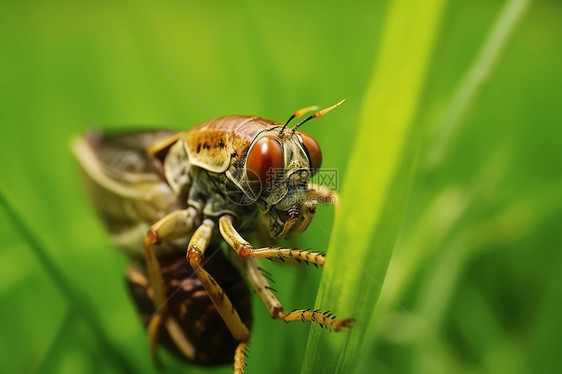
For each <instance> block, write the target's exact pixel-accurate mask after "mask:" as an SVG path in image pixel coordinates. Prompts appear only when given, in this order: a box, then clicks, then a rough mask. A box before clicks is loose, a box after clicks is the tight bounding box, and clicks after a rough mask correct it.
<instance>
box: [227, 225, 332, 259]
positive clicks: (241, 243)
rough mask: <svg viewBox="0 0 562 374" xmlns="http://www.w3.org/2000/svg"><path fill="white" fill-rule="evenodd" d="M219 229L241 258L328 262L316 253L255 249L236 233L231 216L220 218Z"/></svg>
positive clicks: (270, 248)
mask: <svg viewBox="0 0 562 374" xmlns="http://www.w3.org/2000/svg"><path fill="white" fill-rule="evenodd" d="M219 229H220V232H221V234H222V237H223V238H224V240H226V242H227V243H228V244H229V245H230V246H231V247H232V248H233V249H234V251H235V252H236V253H237V254H238V255H239V256H241V257H257V258H259V257H262V258H263V257H265V258H270V259H274V258H278V259H280V260H284V259H285V258H292V259H294V260H296V261H299V262H300V261H304V262H306V263H311V264H314V265H320V266H323V265H324V263H325V262H326V258H325V256H324V254H322V253H320V252H316V251H308V250H304V249H298V248H283V247H265V248H254V247H253V246H252V245H251V244H250V243H249V242H248V241H247V240H246V239H244V238H243V237H242V236H241V235H240V234H239V233H238V231H236V229H235V228H234V225H233V218H232V217H231V216H229V215H224V216H222V217H221V218H220V220H219Z"/></svg>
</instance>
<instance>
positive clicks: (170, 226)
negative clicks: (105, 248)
mask: <svg viewBox="0 0 562 374" xmlns="http://www.w3.org/2000/svg"><path fill="white" fill-rule="evenodd" d="M195 214H196V211H195V210H194V209H193V208H187V209H184V210H178V211H174V212H172V213H170V214H168V215H167V216H165V217H164V218H162V219H160V220H159V221H158V222H156V223H155V224H153V225H152V226H151V228H150V230H149V231H148V233H147V235H146V238H145V239H144V248H145V261H146V269H147V275H148V280H149V283H150V287H151V288H152V292H153V296H152V302H153V304H154V308H155V309H156V312H155V313H154V315H152V317H151V319H150V321H149V322H148V326H147V331H148V338H149V341H150V353H151V355H152V358H153V359H154V361H155V362H156V363H158V362H159V360H158V356H157V350H156V348H157V347H156V345H157V337H158V331H159V330H160V328H161V327H162V325H163V322H164V321H165V320H166V318H165V317H164V316H165V314H166V312H167V307H166V297H165V294H166V289H165V288H164V281H163V279H162V275H161V274H162V272H161V270H160V263H159V262H158V257H157V256H156V253H155V252H154V248H153V245H154V244H160V243H161V242H162V241H163V240H168V239H174V238H177V237H179V236H181V235H185V234H186V233H188V232H190V231H191V232H192V231H193V223H194V219H195Z"/></svg>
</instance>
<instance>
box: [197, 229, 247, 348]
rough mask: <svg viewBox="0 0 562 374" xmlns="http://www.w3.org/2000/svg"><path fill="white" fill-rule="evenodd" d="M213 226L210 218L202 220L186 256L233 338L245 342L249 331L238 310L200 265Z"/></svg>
mask: <svg viewBox="0 0 562 374" xmlns="http://www.w3.org/2000/svg"><path fill="white" fill-rule="evenodd" d="M214 227H215V223H214V222H213V221H212V220H210V219H206V220H204V221H203V223H202V224H201V226H199V228H197V230H195V232H194V233H193V236H192V237H191V239H190V241H189V247H188V249H187V255H186V258H187V261H188V262H189V264H190V265H191V267H192V268H193V270H194V271H195V274H196V275H197V277H198V278H199V280H200V281H201V283H202V284H203V287H205V290H206V291H207V293H208V294H209V298H210V299H211V301H212V302H213V304H214V306H215V308H216V309H217V311H218V312H219V314H220V315H221V317H222V319H223V320H224V322H225V323H226V326H227V327H228V329H229V330H230V332H231V333H232V336H233V337H234V339H235V340H237V341H240V342H247V341H248V339H249V338H250V331H249V330H248V328H247V327H246V325H245V324H244V322H242V320H241V319H240V316H239V315H238V312H237V311H236V309H235V308H234V306H233V305H232V302H231V301H230V299H229V298H228V296H227V295H226V294H225V293H224V291H223V289H222V288H221V286H220V285H219V284H218V283H217V282H216V281H215V280H214V279H213V277H212V276H211V274H209V273H208V272H207V271H206V270H205V269H204V268H203V267H202V266H201V261H202V259H203V255H204V253H205V250H206V249H207V247H208V246H209V243H210V241H211V235H212V233H213V229H214Z"/></svg>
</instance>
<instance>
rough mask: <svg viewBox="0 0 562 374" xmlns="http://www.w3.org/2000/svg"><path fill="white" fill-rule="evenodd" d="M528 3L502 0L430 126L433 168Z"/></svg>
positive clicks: (443, 155) (441, 159)
mask: <svg viewBox="0 0 562 374" xmlns="http://www.w3.org/2000/svg"><path fill="white" fill-rule="evenodd" d="M529 3H530V0H510V1H507V2H506V3H505V5H504V8H503V9H502V11H501V13H500V14H499V17H498V19H497V21H496V22H495V24H494V27H493V29H492V30H491V31H490V34H489V35H488V38H487V39H486V41H485V42H484V45H483V46H482V49H481V50H480V52H479V53H478V56H477V57H476V59H475V61H474V63H473V64H472V65H471V67H470V69H469V70H468V71H467V72H466V74H465V75H464V77H463V79H462V81H461V82H460V84H459V86H458V88H457V89H456V91H455V93H454V95H453V98H452V100H451V103H450V104H449V106H448V108H447V111H446V113H445V115H444V116H443V118H442V121H441V122H440V123H438V124H437V126H436V128H435V129H433V130H434V131H433V132H434V134H435V135H434V136H435V138H436V139H435V140H434V142H433V144H432V145H431V148H430V153H429V155H428V156H427V160H426V162H427V164H428V166H429V167H430V168H433V169H435V168H436V167H437V166H438V165H439V164H440V163H441V162H443V160H444V157H445V156H446V154H447V150H448V148H449V146H450V144H451V142H452V141H453V140H454V137H455V134H456V133H458V131H459V127H460V124H461V120H462V118H463V115H464V113H465V112H466V110H467V109H468V107H469V105H470V103H471V102H472V100H473V99H474V98H475V97H476V96H477V94H478V92H479V91H480V90H479V89H480V88H481V87H482V85H483V84H484V83H485V81H486V79H487V78H488V77H489V76H490V74H491V73H492V71H493V67H494V64H495V62H496V61H497V60H498V57H499V56H500V55H501V52H502V50H503V49H504V47H505V45H506V44H507V43H506V42H507V40H508V38H509V37H510V36H511V35H512V33H513V30H514V29H515V26H517V24H518V23H519V22H518V21H519V20H520V19H521V18H522V17H523V15H524V14H525V11H526V10H527V8H528V5H529Z"/></svg>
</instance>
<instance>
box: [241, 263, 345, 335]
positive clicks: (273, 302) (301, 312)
mask: <svg viewBox="0 0 562 374" xmlns="http://www.w3.org/2000/svg"><path fill="white" fill-rule="evenodd" d="M231 259H232V261H233V262H234V264H235V265H236V266H237V267H238V268H239V269H240V271H241V272H242V273H243V274H244V275H245V277H246V279H247V280H248V283H250V285H251V286H252V288H253V289H254V291H255V292H256V293H257V294H258V296H259V297H260V299H261V301H262V302H263V304H264V305H265V307H266V308H267V310H268V312H269V314H270V315H271V317H273V318H275V319H280V320H283V321H285V322H292V321H303V322H305V321H309V322H316V323H318V324H319V325H320V326H322V327H327V328H329V329H331V330H334V331H338V330H340V329H342V328H345V327H351V325H352V323H353V319H343V320H336V316H334V315H333V314H332V313H330V312H321V311H319V310H310V309H295V310H293V311H292V312H290V313H285V312H284V311H283V305H281V302H279V300H278V299H277V297H276V296H275V295H274V294H273V292H272V290H273V288H272V287H271V286H270V285H269V281H268V280H267V277H266V276H265V275H264V271H263V270H262V269H261V268H260V267H259V264H258V262H257V260H255V259H253V258H242V257H239V256H236V255H231Z"/></svg>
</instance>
